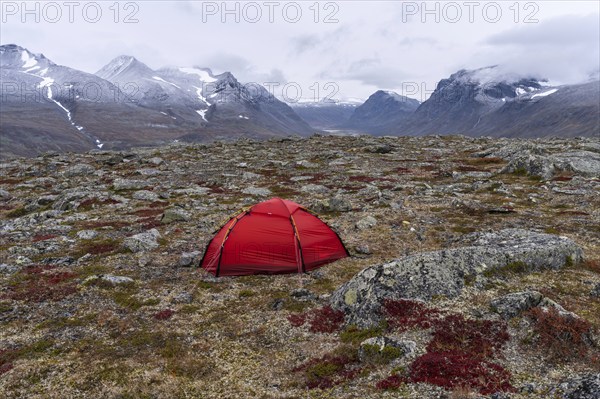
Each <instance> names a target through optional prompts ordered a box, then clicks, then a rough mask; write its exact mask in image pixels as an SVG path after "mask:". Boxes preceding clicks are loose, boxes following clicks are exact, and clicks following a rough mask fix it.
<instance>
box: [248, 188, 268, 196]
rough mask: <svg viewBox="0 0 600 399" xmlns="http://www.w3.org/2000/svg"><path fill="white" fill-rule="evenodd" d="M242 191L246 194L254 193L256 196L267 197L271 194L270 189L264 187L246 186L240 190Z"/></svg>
mask: <svg viewBox="0 0 600 399" xmlns="http://www.w3.org/2000/svg"><path fill="white" fill-rule="evenodd" d="M242 193H244V194H248V195H255V196H257V197H267V196H269V195H271V190H269V189H268V188H264V187H246V188H245V189H243V190H242Z"/></svg>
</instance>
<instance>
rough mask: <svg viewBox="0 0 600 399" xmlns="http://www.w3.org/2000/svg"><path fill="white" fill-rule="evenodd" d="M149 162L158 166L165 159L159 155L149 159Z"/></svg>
mask: <svg viewBox="0 0 600 399" xmlns="http://www.w3.org/2000/svg"><path fill="white" fill-rule="evenodd" d="M148 163H151V164H153V165H156V166H158V165H161V164H162V163H164V160H163V159H162V158H159V157H154V158H150V159H149V160H148Z"/></svg>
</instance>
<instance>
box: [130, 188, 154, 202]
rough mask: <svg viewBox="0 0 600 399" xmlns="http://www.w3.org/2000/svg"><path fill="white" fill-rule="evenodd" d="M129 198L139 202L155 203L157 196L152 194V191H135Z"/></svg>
mask: <svg viewBox="0 0 600 399" xmlns="http://www.w3.org/2000/svg"><path fill="white" fill-rule="evenodd" d="M131 197H132V198H133V199H136V200H139V201H157V200H158V194H156V193H155V192H152V191H148V190H140V191H136V192H134V193H133V195H132V196H131Z"/></svg>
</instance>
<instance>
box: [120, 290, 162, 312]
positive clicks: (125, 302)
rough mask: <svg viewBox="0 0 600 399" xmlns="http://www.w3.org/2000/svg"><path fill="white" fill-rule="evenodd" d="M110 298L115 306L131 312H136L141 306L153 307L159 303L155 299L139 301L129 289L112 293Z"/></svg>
mask: <svg viewBox="0 0 600 399" xmlns="http://www.w3.org/2000/svg"><path fill="white" fill-rule="evenodd" d="M112 298H113V300H114V301H115V303H116V304H117V305H119V306H122V307H124V308H127V309H131V310H138V309H140V308H141V307H143V306H154V305H158V304H159V303H160V300H159V299H157V298H151V299H146V300H141V299H139V298H137V297H136V296H135V292H132V291H131V290H130V289H119V290H117V291H114V292H112Z"/></svg>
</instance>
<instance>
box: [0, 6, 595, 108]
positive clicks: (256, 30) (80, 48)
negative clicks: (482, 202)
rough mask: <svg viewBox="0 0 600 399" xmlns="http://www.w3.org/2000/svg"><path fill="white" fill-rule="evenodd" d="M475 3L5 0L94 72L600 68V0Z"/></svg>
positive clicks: (36, 40) (282, 77)
mask: <svg viewBox="0 0 600 399" xmlns="http://www.w3.org/2000/svg"><path fill="white" fill-rule="evenodd" d="M475 3H476V4H475V5H472V6H468V5H466V4H465V2H462V1H457V2H454V3H452V2H428V3H427V9H428V11H429V12H430V13H428V14H426V13H424V11H425V10H423V9H422V7H421V5H422V2H421V1H418V2H401V1H381V2H377V1H337V2H319V3H318V4H317V6H316V7H315V6H314V2H313V1H298V2H296V3H294V2H287V1H282V2H276V1H273V2H271V3H267V2H263V1H257V2H255V3H250V4H249V3H248V2H239V3H238V2H228V3H227V8H228V9H230V10H234V11H233V13H231V14H225V13H224V11H225V10H224V9H223V6H222V2H221V1H218V2H201V1H197V2H194V1H180V2H174V1H169V2H166V1H165V2H160V1H137V2H121V3H120V6H119V7H118V8H119V12H118V15H117V13H116V8H112V9H111V8H110V7H111V5H112V4H113V1H107V2H97V3H93V4H90V3H88V2H80V3H79V5H78V6H74V8H71V9H69V8H68V6H65V5H64V3H63V2H62V1H57V2H55V3H54V5H53V6H44V5H45V4H46V2H39V3H34V2H32V3H28V4H27V9H28V10H33V11H30V13H29V14H28V13H26V12H25V10H24V9H23V6H22V2H21V1H15V2H12V1H2V24H1V25H0V29H1V31H0V37H1V41H2V44H8V43H15V44H19V45H21V46H23V47H26V48H28V49H29V50H30V51H32V52H34V53H43V54H44V55H46V57H48V58H50V59H51V60H53V61H54V62H56V63H58V64H62V65H67V66H70V67H73V68H77V69H81V70H84V71H86V72H92V73H93V72H96V71H97V70H99V69H100V68H101V67H102V66H103V65H104V64H106V63H108V62H109V61H110V60H111V59H112V58H114V57H116V56H118V55H121V54H128V55H133V56H135V57H136V58H138V59H139V60H140V61H142V62H144V63H146V64H147V65H148V66H150V67H151V68H155V69H156V68H160V67H163V66H191V65H196V66H201V67H210V68H212V69H213V71H214V72H223V71H231V72H232V73H233V74H234V75H235V76H236V77H237V78H238V79H239V80H240V81H242V82H258V83H262V84H264V83H266V82H278V83H279V84H280V86H279V87H278V88H276V89H275V90H274V92H275V94H276V95H278V96H279V97H281V95H282V92H281V90H282V87H283V85H285V84H286V83H288V85H287V86H285V87H286V88H287V90H288V92H287V94H288V97H290V98H295V97H297V95H296V93H295V91H296V88H298V87H299V88H300V89H301V91H302V92H301V93H302V97H305V98H312V97H314V95H315V91H316V88H317V87H318V88H319V97H324V96H326V95H328V94H332V93H333V92H334V91H337V93H336V94H335V95H334V98H351V97H353V98H361V99H365V98H367V97H368V96H369V95H370V94H372V93H373V92H374V91H375V90H377V89H386V90H395V91H397V92H404V94H408V95H410V96H412V97H415V98H417V99H419V100H424V99H425V97H426V96H427V94H428V92H430V91H431V90H433V89H434V88H435V85H436V83H437V82H438V81H439V80H440V79H442V78H444V77H447V76H448V75H450V74H451V73H453V72H455V71H457V70H459V69H461V68H467V69H471V68H478V67H483V66H487V65H494V64H499V65H501V66H502V69H501V70H502V72H503V73H509V74H518V75H533V76H537V77H544V78H547V79H549V80H550V81H551V82H552V83H555V84H564V83H575V82H582V81H585V80H588V79H590V77H591V76H596V77H597V76H598V70H599V68H600V67H599V63H600V61H599V60H600V26H599V25H600V23H599V20H600V5H599V4H600V2H597V1H536V2H521V3H519V5H518V7H514V6H513V2H512V1H510V2H500V1H498V2H486V1H482V2H475ZM36 4H37V5H36ZM36 7H37V11H36ZM44 7H45V8H44ZM236 7H237V12H236V11H235V10H236ZM84 8H85V12H84ZM298 9H300V10H301V15H298ZM98 10H100V11H101V15H99V16H98V14H97V11H98ZM257 10H260V12H261V15H260V16H259V15H258V14H257ZM317 10H318V13H317V12H316V11H317ZM57 11H60V12H61V13H60V14H58V13H57ZM70 11H71V12H70ZM36 13H38V14H37V15H36ZM69 14H71V15H69ZM36 16H37V17H39V22H36V21H35V17H36ZM127 16H129V18H128V21H129V23H125V20H126V19H127V18H126V17H127ZM236 17H237V18H239V22H236V21H235V18H236ZM70 18H72V19H73V21H72V22H71V21H70V20H69V19H70ZM115 18H116V20H117V22H115ZM223 18H225V22H223ZM23 19H25V22H23ZM270 19H271V20H272V21H270ZM315 19H316V21H315ZM436 19H437V21H436ZM135 20H137V22H135ZM94 21H95V22H94ZM252 21H255V22H252ZM294 21H296V22H294ZM326 21H327V22H326ZM289 82H295V83H296V85H292V84H289ZM328 82H333V84H329V85H328V84H327V83H328ZM315 83H317V84H316V85H315ZM415 84H416V85H417V86H419V87H420V89H419V90H418V91H416V89H415Z"/></svg>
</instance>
